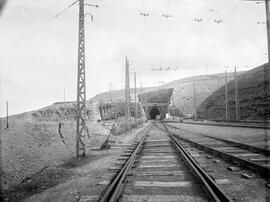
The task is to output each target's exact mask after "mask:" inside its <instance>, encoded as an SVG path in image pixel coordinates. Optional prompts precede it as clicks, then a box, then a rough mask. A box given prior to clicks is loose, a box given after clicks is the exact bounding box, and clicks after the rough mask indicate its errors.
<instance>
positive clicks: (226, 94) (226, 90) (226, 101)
mask: <svg viewBox="0 0 270 202" xmlns="http://www.w3.org/2000/svg"><path fill="white" fill-rule="evenodd" d="M228 119H229V117H228V80H227V70H225V120H226V121H228Z"/></svg>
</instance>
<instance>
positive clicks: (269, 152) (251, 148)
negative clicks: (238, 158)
mask: <svg viewBox="0 0 270 202" xmlns="http://www.w3.org/2000/svg"><path fill="white" fill-rule="evenodd" d="M167 126H169V127H171V128H174V129H177V130H183V129H181V128H178V127H176V126H172V125H170V124H167ZM183 131H184V130H183ZM200 135H202V136H205V137H208V138H212V139H216V140H219V141H223V142H225V143H228V144H232V146H236V147H239V148H241V149H245V150H249V151H252V152H257V153H260V154H263V155H266V156H270V150H268V149H264V148H260V147H256V146H253V145H248V144H244V143H241V142H235V141H231V140H225V139H222V138H218V137H212V136H210V135H204V134H200Z"/></svg>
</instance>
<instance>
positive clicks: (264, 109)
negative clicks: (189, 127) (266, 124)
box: [198, 64, 270, 120]
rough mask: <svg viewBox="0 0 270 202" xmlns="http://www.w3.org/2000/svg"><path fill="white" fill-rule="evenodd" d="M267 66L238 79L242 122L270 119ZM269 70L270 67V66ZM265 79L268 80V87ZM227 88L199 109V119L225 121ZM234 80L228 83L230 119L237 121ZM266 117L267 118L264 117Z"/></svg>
mask: <svg viewBox="0 0 270 202" xmlns="http://www.w3.org/2000/svg"><path fill="white" fill-rule="evenodd" d="M265 67H267V66H266V64H265V65H262V66H259V67H256V68H254V69H252V70H250V71H248V72H246V73H243V74H241V75H240V76H239V77H238V86H239V90H238V92H239V94H238V97H239V98H238V99H239V108H240V111H239V115H240V119H241V120H262V119H264V118H266V119H270V90H269V89H270V88H269V78H270V75H269V71H268V73H266V74H265V72H264V68H265ZM268 68H269V66H268ZM264 78H268V82H267V83H266V85H265V84H264ZM224 91H225V87H224V86H222V87H221V88H219V89H218V90H217V91H215V92H214V93H213V94H212V95H211V96H210V97H208V98H207V99H206V100H205V101H204V102H203V103H202V104H201V105H200V106H199V107H198V117H199V118H203V119H222V120H224V119H225V95H224V94H225V93H224ZM234 93H235V91H234V80H232V81H231V82H229V83H228V103H229V119H230V120H235V98H234ZM264 116H265V117H264Z"/></svg>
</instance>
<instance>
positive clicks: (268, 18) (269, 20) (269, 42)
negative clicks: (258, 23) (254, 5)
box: [264, 0, 270, 63]
mask: <svg viewBox="0 0 270 202" xmlns="http://www.w3.org/2000/svg"><path fill="white" fill-rule="evenodd" d="M264 2H265V13H266V29H267V45H268V63H269V62H270V14H269V0H265V1H264Z"/></svg>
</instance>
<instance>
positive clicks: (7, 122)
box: [6, 102, 9, 128]
mask: <svg viewBox="0 0 270 202" xmlns="http://www.w3.org/2000/svg"><path fill="white" fill-rule="evenodd" d="M6 107H7V128H9V123H8V102H7V103H6Z"/></svg>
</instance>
